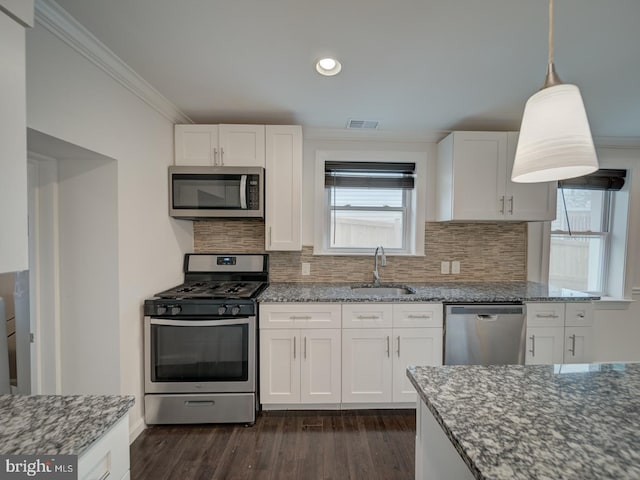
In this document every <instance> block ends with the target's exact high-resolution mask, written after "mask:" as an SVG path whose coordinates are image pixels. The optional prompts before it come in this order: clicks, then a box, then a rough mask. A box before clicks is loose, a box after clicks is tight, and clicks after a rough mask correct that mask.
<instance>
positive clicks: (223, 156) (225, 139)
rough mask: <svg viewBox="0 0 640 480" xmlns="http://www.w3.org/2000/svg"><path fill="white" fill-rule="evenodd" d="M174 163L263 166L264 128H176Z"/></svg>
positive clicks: (246, 126)
mask: <svg viewBox="0 0 640 480" xmlns="http://www.w3.org/2000/svg"><path fill="white" fill-rule="evenodd" d="M175 164H176V165H208V166H218V167H264V166H265V127H264V125H176V126H175Z"/></svg>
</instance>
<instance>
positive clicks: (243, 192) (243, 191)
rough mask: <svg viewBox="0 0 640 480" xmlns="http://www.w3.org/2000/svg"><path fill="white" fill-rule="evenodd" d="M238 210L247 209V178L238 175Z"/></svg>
mask: <svg viewBox="0 0 640 480" xmlns="http://www.w3.org/2000/svg"><path fill="white" fill-rule="evenodd" d="M240 208H241V209H243V210H246V209H247V176H246V175H240Z"/></svg>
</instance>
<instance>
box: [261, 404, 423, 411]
mask: <svg viewBox="0 0 640 480" xmlns="http://www.w3.org/2000/svg"><path fill="white" fill-rule="evenodd" d="M407 408H416V404H415V402H399V403H327V404H320V403H287V404H283V403H263V404H262V410H265V411H266V410H394V409H396V410H397V409H403V410H404V409H407Z"/></svg>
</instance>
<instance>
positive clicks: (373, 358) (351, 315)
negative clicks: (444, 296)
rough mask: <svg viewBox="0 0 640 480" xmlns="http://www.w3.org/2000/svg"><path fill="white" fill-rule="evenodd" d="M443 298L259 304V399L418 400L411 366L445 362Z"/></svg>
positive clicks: (283, 402) (268, 405) (271, 404)
mask: <svg viewBox="0 0 640 480" xmlns="http://www.w3.org/2000/svg"><path fill="white" fill-rule="evenodd" d="M442 314H443V311H442V304H441V303H421V304H418V303H404V304H391V303H349V304H342V305H341V304H337V303H325V304H321V303H272V304H261V305H260V318H259V325H260V330H259V337H260V342H259V344H260V392H259V393H260V403H261V404H262V405H263V407H264V408H265V409H275V408H288V406H290V405H294V404H297V405H300V406H302V407H304V405H313V406H316V405H326V406H329V405H333V406H338V405H340V404H341V403H343V404H391V403H412V402H415V401H416V392H415V389H414V388H413V386H412V385H411V383H410V382H409V379H408V378H407V374H406V369H407V366H408V365H442Z"/></svg>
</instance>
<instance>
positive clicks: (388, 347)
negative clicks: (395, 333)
mask: <svg viewBox="0 0 640 480" xmlns="http://www.w3.org/2000/svg"><path fill="white" fill-rule="evenodd" d="M389 349H390V345H389V335H387V357H390V356H391V354H390V350H389Z"/></svg>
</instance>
